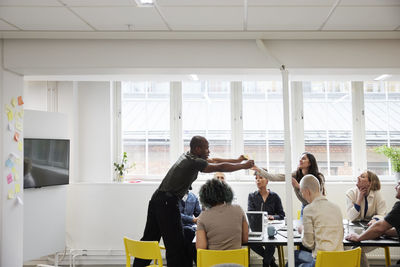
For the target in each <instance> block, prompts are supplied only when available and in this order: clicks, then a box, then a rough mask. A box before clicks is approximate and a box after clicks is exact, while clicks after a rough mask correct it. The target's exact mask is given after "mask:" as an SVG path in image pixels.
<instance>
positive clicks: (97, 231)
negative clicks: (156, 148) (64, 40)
mask: <svg viewBox="0 0 400 267" xmlns="http://www.w3.org/2000/svg"><path fill="white" fill-rule="evenodd" d="M202 183H203V182H201V181H199V182H195V183H194V184H193V192H194V193H195V194H197V195H198V192H199V189H200V186H201V185H202ZM229 184H230V185H231V187H232V189H233V190H234V192H235V195H236V196H237V201H238V204H239V205H241V207H242V208H243V209H244V210H247V198H248V194H249V193H250V192H254V191H256V189H257V188H256V186H255V184H254V183H253V182H229ZM158 185H159V182H145V183H144V182H142V183H138V184H118V183H114V184H111V183H109V184H103V183H97V184H90V183H84V184H73V185H71V186H70V187H69V189H68V194H69V195H70V196H73V197H71V198H69V199H68V205H67V245H68V247H71V248H75V249H105V250H111V249H120V250H122V249H123V242H122V237H123V236H124V235H125V236H130V237H132V238H135V239H139V238H141V237H142V234H143V231H144V225H145V222H146V215H147V206H148V201H149V200H150V198H151V195H152V194H153V192H154V191H155V189H156V188H157V187H158ZM352 186H353V184H351V183H329V182H328V183H327V190H328V199H329V200H331V201H333V202H334V203H336V204H338V205H339V206H340V208H341V210H342V214H343V217H344V218H346V207H345V203H346V202H345V192H346V190H347V189H349V188H351V187H352ZM268 187H269V188H270V189H271V190H272V191H274V192H277V193H278V194H279V196H280V197H281V199H282V204H283V206H284V207H285V193H284V190H285V184H284V183H283V182H271V183H269V186H268ZM381 192H382V195H383V197H384V199H385V201H386V204H387V210H388V211H389V210H391V208H392V206H393V204H394V202H395V201H396V199H395V190H394V184H383V185H382V189H381ZM300 208H301V205H300V202H299V201H298V200H297V198H296V197H295V196H294V195H293V211H294V212H293V216H294V217H296V216H297V210H300Z"/></svg>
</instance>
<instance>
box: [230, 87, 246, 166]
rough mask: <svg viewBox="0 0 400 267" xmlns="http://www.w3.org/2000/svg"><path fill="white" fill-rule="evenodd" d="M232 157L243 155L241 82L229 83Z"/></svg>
mask: <svg viewBox="0 0 400 267" xmlns="http://www.w3.org/2000/svg"><path fill="white" fill-rule="evenodd" d="M231 129H232V157H233V158H236V157H238V156H239V155H242V154H243V151H244V150H243V149H244V144H243V101H242V82H231Z"/></svg>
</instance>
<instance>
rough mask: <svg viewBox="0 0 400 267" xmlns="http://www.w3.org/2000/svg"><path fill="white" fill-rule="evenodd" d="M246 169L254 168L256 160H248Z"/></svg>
mask: <svg viewBox="0 0 400 267" xmlns="http://www.w3.org/2000/svg"><path fill="white" fill-rule="evenodd" d="M244 166H245V168H244V169H250V168H252V167H254V160H252V159H251V160H248V161H246V162H245V163H244Z"/></svg>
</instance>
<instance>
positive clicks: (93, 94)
mask: <svg viewBox="0 0 400 267" xmlns="http://www.w3.org/2000/svg"><path fill="white" fill-rule="evenodd" d="M78 94H79V96H78V101H79V105H78V108H79V118H78V119H79V126H78V128H79V152H78V153H79V159H80V167H79V177H77V179H76V180H77V181H80V182H86V181H95V182H109V181H111V180H112V174H113V169H112V162H113V161H112V155H113V151H112V135H111V132H112V128H113V127H112V125H113V120H112V98H111V90H110V83H109V82H79V83H78Z"/></svg>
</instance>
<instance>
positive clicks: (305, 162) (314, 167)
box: [252, 152, 326, 211]
mask: <svg viewBox="0 0 400 267" xmlns="http://www.w3.org/2000/svg"><path fill="white" fill-rule="evenodd" d="M252 169H254V170H256V171H257V172H258V173H259V174H260V175H261V176H263V177H265V178H267V179H268V180H269V181H285V174H271V173H269V172H267V171H265V170H263V169H260V168H258V167H256V166H255V167H253V168H252ZM307 174H312V175H314V176H315V177H316V178H317V179H318V181H319V183H320V185H321V193H322V195H324V196H325V195H326V190H325V177H324V175H323V174H322V173H320V172H319V170H318V164H317V160H316V159H315V157H314V155H313V154H311V153H310V152H303V153H302V154H301V156H300V160H299V165H298V167H297V170H296V171H294V172H292V186H293V189H294V192H295V194H296V196H297V198H298V199H299V200H300V202H301V203H302V211H303V208H304V207H305V206H306V205H307V204H308V203H307V201H306V200H305V199H304V198H303V196H302V195H301V193H300V185H299V183H300V181H301V179H302V178H303V176H304V175H307Z"/></svg>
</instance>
